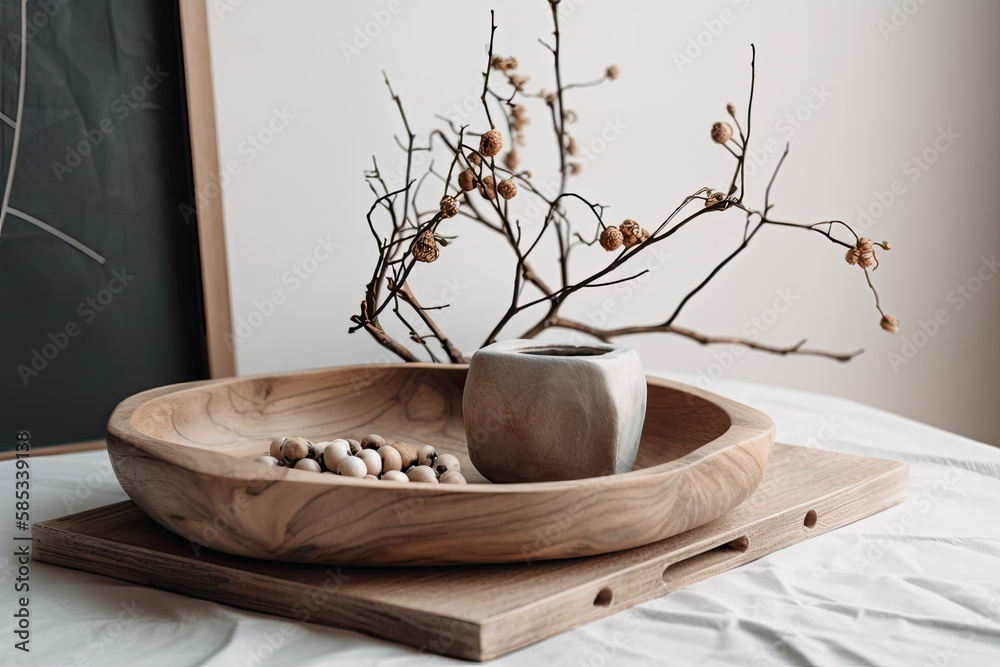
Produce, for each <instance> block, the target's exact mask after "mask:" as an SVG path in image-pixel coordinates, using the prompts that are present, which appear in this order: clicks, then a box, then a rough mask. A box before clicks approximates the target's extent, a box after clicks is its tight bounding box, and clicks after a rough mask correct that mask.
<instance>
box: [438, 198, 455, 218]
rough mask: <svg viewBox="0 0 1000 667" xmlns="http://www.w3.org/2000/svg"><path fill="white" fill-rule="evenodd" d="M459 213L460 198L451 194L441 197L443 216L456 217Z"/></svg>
mask: <svg viewBox="0 0 1000 667" xmlns="http://www.w3.org/2000/svg"><path fill="white" fill-rule="evenodd" d="M456 215H458V200H457V199H455V198H454V197H452V196H450V195H445V196H444V197H441V217H442V218H454V217H455V216H456Z"/></svg>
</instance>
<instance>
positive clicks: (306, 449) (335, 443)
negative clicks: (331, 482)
mask: <svg viewBox="0 0 1000 667" xmlns="http://www.w3.org/2000/svg"><path fill="white" fill-rule="evenodd" d="M256 461H257V462H259V463H264V464H266V465H273V466H282V467H287V468H295V469H296V470H309V471H311V472H320V473H333V474H335V475H343V476H344V477H359V478H364V479H381V480H386V481H391V482H429V483H431V484H438V483H441V484H465V483H466V481H465V477H463V476H462V472H461V465H460V464H459V461H458V458H457V457H455V456H454V455H452V454H438V453H437V451H435V449H434V447H433V446H431V445H422V446H419V447H416V446H414V445H411V444H410V443H408V442H402V441H398V440H397V441H387V440H386V439H385V438H383V437H382V436H380V435H378V434H377V433H370V434H368V435H366V436H365V437H363V438H362V439H361V440H355V439H353V438H336V439H333V440H326V441H323V442H312V441H310V440H307V439H306V438H302V437H299V436H292V437H280V438H275V439H274V440H272V441H271V447H270V451H269V452H268V454H267V455H266V456H261V457H259V458H257V459H256Z"/></svg>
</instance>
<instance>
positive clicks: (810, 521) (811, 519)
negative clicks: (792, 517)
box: [802, 510, 816, 528]
mask: <svg viewBox="0 0 1000 667" xmlns="http://www.w3.org/2000/svg"><path fill="white" fill-rule="evenodd" d="M802 525H803V526H805V527H806V528H812V527H813V526H815V525H816V510H809V511H808V512H806V518H805V521H803V522H802Z"/></svg>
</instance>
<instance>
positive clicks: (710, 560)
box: [663, 535, 750, 582]
mask: <svg viewBox="0 0 1000 667" xmlns="http://www.w3.org/2000/svg"><path fill="white" fill-rule="evenodd" d="M748 548H750V540H749V539H748V538H747V536H746V535H743V536H742V537H737V538H736V539H735V540H731V541H729V542H726V543H725V544H720V545H719V546H717V547H713V548H711V549H709V550H707V551H702V552H701V553H699V554H695V555H693V556H688V557H687V558H685V559H683V560H679V561H677V562H676V563H671V564H670V565H668V566H667V567H666V569H664V570H663V581H665V582H669V581H670V580H671V579H677V578H679V577H684V576H687V575H689V574H692V573H693V572H696V571H698V570H704V569H707V568H710V567H712V566H713V565H718V564H719V563H723V562H725V561H727V560H729V559H730V558H735V557H736V556H739V555H740V554H741V553H743V552H745V551H746V550H747V549H748Z"/></svg>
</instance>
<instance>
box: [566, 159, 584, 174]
mask: <svg viewBox="0 0 1000 667" xmlns="http://www.w3.org/2000/svg"><path fill="white" fill-rule="evenodd" d="M567 167H569V173H571V174H573V175H574V176H576V175H577V174H579V173H580V172H581V171H583V167H582V166H581V165H580V163H579V162H570V163H569V164H568V165H567Z"/></svg>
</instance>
